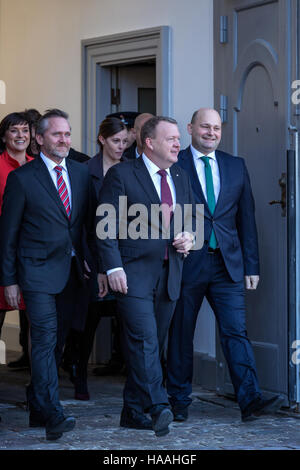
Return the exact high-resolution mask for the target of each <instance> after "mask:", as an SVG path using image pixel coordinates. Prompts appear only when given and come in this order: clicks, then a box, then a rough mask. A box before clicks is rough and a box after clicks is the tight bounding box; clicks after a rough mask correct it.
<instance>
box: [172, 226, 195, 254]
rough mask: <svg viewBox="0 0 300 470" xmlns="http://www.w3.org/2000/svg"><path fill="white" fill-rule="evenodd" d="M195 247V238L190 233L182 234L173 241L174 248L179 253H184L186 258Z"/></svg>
mask: <svg viewBox="0 0 300 470" xmlns="http://www.w3.org/2000/svg"><path fill="white" fill-rule="evenodd" d="M193 245H194V236H193V235H192V234H191V233H189V232H180V233H178V235H176V237H175V238H174V241H173V246H174V248H176V251H177V253H183V254H184V255H185V256H187V255H188V254H189V251H190V249H191V248H192V246H193Z"/></svg>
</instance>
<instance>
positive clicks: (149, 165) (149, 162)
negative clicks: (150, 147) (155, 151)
mask: <svg viewBox="0 0 300 470" xmlns="http://www.w3.org/2000/svg"><path fill="white" fill-rule="evenodd" d="M142 158H143V160H144V163H145V165H146V167H147V170H148V171H149V173H150V176H151V178H152V177H153V176H154V175H155V174H156V173H157V172H158V171H160V170H161V168H159V167H158V166H157V165H155V163H153V161H152V160H150V158H148V157H147V156H146V155H145V154H144V153H143V154H142ZM166 172H167V173H168V175H169V176H171V173H170V168H167V169H166Z"/></svg>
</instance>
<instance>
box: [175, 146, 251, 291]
mask: <svg viewBox="0 0 300 470" xmlns="http://www.w3.org/2000/svg"><path fill="white" fill-rule="evenodd" d="M216 158H217V162H218V166H219V171H220V194H219V198H218V201H217V204H216V208H215V211H214V214H211V212H210V210H209V208H208V205H207V202H206V199H205V197H204V194H203V191H202V188H201V184H200V182H199V178H198V175H197V172H196V168H195V164H194V159H193V155H192V152H191V149H190V147H188V148H186V149H185V150H182V151H181V152H180V154H179V158H178V163H179V165H180V166H181V167H182V168H183V169H185V170H186V171H187V172H188V174H189V176H190V179H191V184H192V188H193V192H194V197H195V201H196V203H197V204H204V217H205V219H204V240H205V242H204V243H205V244H207V243H208V241H209V238H210V234H211V230H212V227H213V228H214V230H215V234H216V237H217V240H218V244H219V247H220V250H221V252H222V256H223V259H224V262H225V265H226V268H227V271H228V273H229V275H230V276H231V278H232V280H233V281H235V282H237V281H240V280H241V279H243V276H244V275H251V274H252V275H255V274H259V258H258V242H257V231H256V223H255V215H254V211H255V208H254V199H253V195H252V190H251V186H250V180H249V175H248V172H247V168H246V166H245V162H244V160H243V159H242V158H240V157H234V156H232V155H229V154H228V153H225V152H221V151H219V150H217V151H216ZM205 249H206V248H205V246H204V248H203V249H202V250H198V251H194V252H191V254H190V255H189V256H188V258H187V259H186V261H185V265H184V276H183V281H184V282H192V280H193V279H195V276H197V273H198V272H200V271H201V269H203V268H205V267H204V266H203V264H202V257H203V253H204V250H205Z"/></svg>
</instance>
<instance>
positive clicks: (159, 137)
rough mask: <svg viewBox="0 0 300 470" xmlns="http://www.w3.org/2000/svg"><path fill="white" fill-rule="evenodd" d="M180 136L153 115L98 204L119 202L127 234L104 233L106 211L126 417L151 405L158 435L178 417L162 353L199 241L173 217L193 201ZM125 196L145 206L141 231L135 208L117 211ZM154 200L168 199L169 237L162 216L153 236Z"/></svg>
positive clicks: (104, 246)
mask: <svg viewBox="0 0 300 470" xmlns="http://www.w3.org/2000/svg"><path fill="white" fill-rule="evenodd" d="M179 137H180V136H179V131H178V127H177V123H176V121H174V120H173V119H170V118H163V117H153V118H152V119H150V120H148V121H147V122H146V124H145V125H144V126H143V128H142V135H141V138H142V143H143V149H144V153H143V155H142V156H141V157H140V158H138V159H135V160H131V161H127V162H124V163H122V164H120V165H115V166H114V167H112V168H111V169H110V170H109V171H108V172H107V174H106V176H105V179H104V182H103V186H102V189H101V192H100V206H99V208H101V205H102V204H105V206H104V207H107V204H110V205H111V207H114V208H115V209H116V214H117V227H118V225H119V223H121V225H122V226H123V228H122V232H123V233H122V236H119V235H120V234H119V232H118V231H117V233H116V235H114V234H113V233H112V234H111V235H110V236H109V237H108V238H106V239H105V234H103V233H102V232H101V227H102V226H104V225H105V224H106V221H105V218H104V217H102V218H101V219H100V222H99V223H98V225H97V235H98V237H100V238H102V239H100V240H99V251H100V254H101V261H102V266H103V270H104V271H106V272H107V275H108V281H109V286H110V288H111V289H112V290H113V291H114V292H115V293H116V296H117V304H118V311H119V314H120V318H121V320H122V323H123V339H124V353H125V359H126V362H127V369H128V376H127V381H126V384H125V388H124V407H123V410H122V415H121V423H120V424H121V426H126V427H134V425H135V424H137V423H138V422H139V420H140V419H143V418H144V415H143V413H144V412H149V413H150V415H151V417H152V426H153V430H154V431H155V433H156V435H157V436H163V435H165V434H167V433H168V432H169V428H168V425H169V423H170V422H171V421H172V420H173V415H172V413H171V411H170V409H169V407H168V397H167V394H166V390H165V388H164V386H163V375H162V367H161V362H160V359H161V357H162V355H163V354H164V351H165V346H166V339H167V335H168V329H169V324H170V321H171V318H172V315H173V311H174V307H175V302H176V300H177V297H178V293H179V287H180V282H181V272H182V265H183V259H184V255H187V253H188V251H189V249H190V248H191V247H192V244H193V236H192V235H191V234H190V233H188V232H185V231H184V230H183V224H182V223H181V225H180V230H179V231H177V230H176V233H174V230H175V229H174V218H175V217H173V218H170V215H171V214H170V210H173V208H174V206H175V207H176V208H177V207H181V206H183V204H188V203H192V202H193V196H192V190H191V186H190V182H189V178H188V176H187V175H186V173H185V172H184V171H183V170H182V169H181V168H180V167H178V166H177V165H176V162H177V155H178V152H179V149H180V144H179ZM121 196H123V197H126V198H127V206H128V208H129V210H128V212H130V210H133V209H134V207H136V206H134V204H138V205H139V207H140V208H141V210H142V213H143V215H142V219H141V221H140V229H141V230H143V232H144V235H143V237H139V236H137V237H136V236H134V234H133V236H131V232H130V229H131V228H132V226H133V220H134V218H133V217H132V215H128V217H127V218H126V219H125V220H124V219H122V220H121V221H120V219H119V218H118V213H119V209H120V205H121V202H120V199H119V198H120V197H121ZM154 204H156V205H157V206H159V205H160V204H162V205H164V209H167V211H166V212H165V211H163V221H164V223H165V226H166V227H168V226H169V229H170V234H169V237H167V238H165V239H164V238H162V236H161V235H162V218H160V222H159V223H158V224H157V225H158V233H157V235H158V236H157V237H152V238H151V228H152V229H153V228H155V227H153V225H155V221H154V220H153V218H151V209H152V208H153V205H154ZM99 208H98V210H99ZM145 209H146V211H145ZM103 210H104V209H103ZM175 210H176V209H175ZM103 215H104V214H103ZM153 223H154V224H153ZM103 224H104V225H103ZM124 227H126V231H127V233H128V235H126V236H124ZM176 228H178V227H177V226H176ZM178 232H179V233H178ZM131 424H132V426H131ZM135 427H137V426H135ZM141 428H142V426H141ZM145 429H148V427H147V426H146V427H145Z"/></svg>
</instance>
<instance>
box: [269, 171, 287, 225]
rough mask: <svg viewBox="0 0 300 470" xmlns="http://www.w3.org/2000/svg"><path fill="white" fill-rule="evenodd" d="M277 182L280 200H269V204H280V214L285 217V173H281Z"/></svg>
mask: <svg viewBox="0 0 300 470" xmlns="http://www.w3.org/2000/svg"><path fill="white" fill-rule="evenodd" d="M278 184H279V186H280V187H281V200H280V201H270V202H269V204H270V206H273V205H274V204H280V205H281V216H282V217H286V173H282V175H281V178H280V179H279V180H278Z"/></svg>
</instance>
